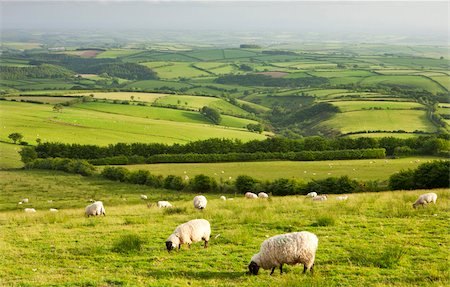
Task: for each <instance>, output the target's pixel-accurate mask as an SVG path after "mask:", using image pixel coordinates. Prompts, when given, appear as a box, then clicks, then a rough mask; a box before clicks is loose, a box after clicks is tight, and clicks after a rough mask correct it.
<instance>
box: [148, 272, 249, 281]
mask: <svg viewBox="0 0 450 287" xmlns="http://www.w3.org/2000/svg"><path fill="white" fill-rule="evenodd" d="M146 275H147V276H151V277H154V278H156V279H160V278H170V277H174V276H175V277H180V278H190V279H228V280H233V279H239V278H242V277H245V276H248V275H247V273H246V272H243V271H242V272H236V271H180V272H173V271H165V270H151V271H149V272H147V273H146Z"/></svg>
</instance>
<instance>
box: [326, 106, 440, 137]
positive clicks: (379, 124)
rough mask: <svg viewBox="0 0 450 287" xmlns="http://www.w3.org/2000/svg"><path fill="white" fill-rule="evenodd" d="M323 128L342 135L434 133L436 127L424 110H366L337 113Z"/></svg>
mask: <svg viewBox="0 0 450 287" xmlns="http://www.w3.org/2000/svg"><path fill="white" fill-rule="evenodd" d="M320 125H321V126H325V127H328V128H332V129H336V130H339V131H340V132H341V133H349V132H356V131H376V130H382V131H396V130H404V131H407V132H413V131H416V130H418V131H424V132H434V131H435V130H436V127H435V126H434V125H433V124H432V123H431V122H430V121H429V120H428V118H427V115H426V111H422V110H365V111H352V112H346V113H337V114H335V115H334V116H333V117H332V118H331V119H329V120H326V121H324V122H322V123H320Z"/></svg>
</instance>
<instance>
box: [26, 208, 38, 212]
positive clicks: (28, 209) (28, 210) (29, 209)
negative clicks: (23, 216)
mask: <svg viewBox="0 0 450 287" xmlns="http://www.w3.org/2000/svg"><path fill="white" fill-rule="evenodd" d="M24 211H25V212H27V213H33V212H36V209H34V208H25V209H24Z"/></svg>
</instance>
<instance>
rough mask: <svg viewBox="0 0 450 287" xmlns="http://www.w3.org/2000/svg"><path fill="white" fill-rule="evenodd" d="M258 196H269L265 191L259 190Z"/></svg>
mask: <svg viewBox="0 0 450 287" xmlns="http://www.w3.org/2000/svg"><path fill="white" fill-rule="evenodd" d="M258 197H259V198H269V195H268V194H267V193H265V192H260V193H258Z"/></svg>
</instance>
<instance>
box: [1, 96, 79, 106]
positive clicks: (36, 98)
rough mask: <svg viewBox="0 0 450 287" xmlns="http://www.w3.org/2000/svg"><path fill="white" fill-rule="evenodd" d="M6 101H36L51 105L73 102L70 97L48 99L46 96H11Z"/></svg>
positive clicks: (50, 97) (51, 97)
mask: <svg viewBox="0 0 450 287" xmlns="http://www.w3.org/2000/svg"><path fill="white" fill-rule="evenodd" d="M6 99H7V100H8V101H16V102H20V101H25V102H26V101H35V102H40V103H44V104H51V105H54V104H61V103H66V102H67V101H70V100H71V99H70V98H68V97H58V96H49V97H46V96H20V97H15V96H11V97H7V98H6Z"/></svg>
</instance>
